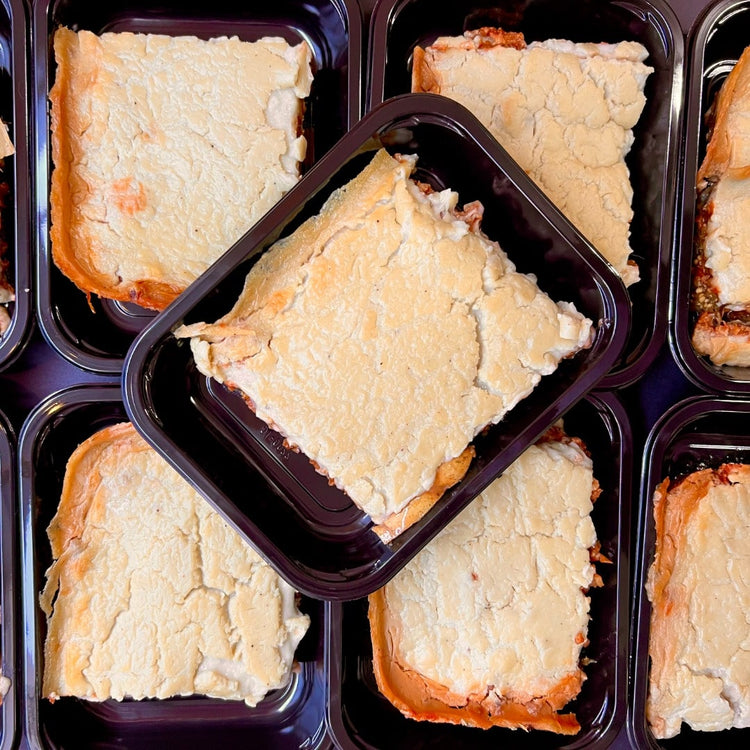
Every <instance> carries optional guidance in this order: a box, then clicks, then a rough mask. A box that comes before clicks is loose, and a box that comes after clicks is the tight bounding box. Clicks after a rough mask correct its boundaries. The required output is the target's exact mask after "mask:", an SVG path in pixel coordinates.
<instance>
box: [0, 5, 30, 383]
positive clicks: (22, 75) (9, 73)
mask: <svg viewBox="0 0 750 750" xmlns="http://www.w3.org/2000/svg"><path fill="white" fill-rule="evenodd" d="M28 30H29V23H28V9H27V7H26V4H25V3H24V2H23V0H3V1H2V3H0V118H2V121H3V122H4V123H5V124H6V125H7V126H8V133H9V135H10V139H11V141H12V142H13V146H14V148H15V154H13V155H12V156H8V157H6V158H5V159H4V160H3V161H4V166H3V170H2V172H0V183H5V184H7V186H8V193H7V195H6V196H5V197H4V198H3V199H2V202H1V203H0V209H1V211H0V226H1V227H2V231H1V232H0V241H2V242H5V243H6V245H7V247H6V249H5V252H4V254H3V257H4V259H5V260H6V261H7V262H8V268H7V271H6V276H7V279H8V281H9V282H10V283H11V284H12V286H13V290H14V292H15V301H14V302H10V303H9V304H8V305H7V311H8V314H9V316H10V326H9V327H8V329H7V330H6V331H5V333H4V334H3V335H2V336H0V370H2V369H4V368H6V367H8V366H9V365H10V364H11V363H12V362H13V360H14V359H15V358H16V357H17V356H18V355H19V354H20V352H21V351H22V350H23V347H24V346H25V344H26V342H27V339H28V334H29V331H30V325H31V318H32V309H31V308H32V304H31V300H32V293H31V275H32V271H31V205H30V204H31V176H30V175H31V169H30V162H29V118H28V114H27V106H28V96H27V79H28V63H27V53H28Z"/></svg>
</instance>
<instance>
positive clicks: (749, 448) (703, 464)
mask: <svg viewBox="0 0 750 750" xmlns="http://www.w3.org/2000/svg"><path fill="white" fill-rule="evenodd" d="M728 462H729V463H731V462H737V463H748V462H750V402H749V401H746V400H740V399H735V400H731V399H727V398H719V397H716V396H696V397H693V398H689V399H686V400H685V401H682V402H680V403H678V404H676V405H675V406H673V407H672V408H671V409H670V410H669V411H667V412H666V414H664V416H663V417H662V419H661V420H659V421H658V422H657V423H656V425H655V426H654V427H653V429H652V430H651V433H650V435H649V437H648V441H647V443H646V450H645V458H644V465H643V479H642V485H641V500H640V518H639V525H638V539H637V547H636V555H635V565H636V572H635V581H634V584H635V586H634V592H635V595H634V610H633V623H632V634H633V646H632V649H631V651H632V660H633V665H632V673H633V678H632V679H633V696H632V706H631V713H630V716H629V719H628V733H629V735H630V738H631V741H632V743H634V747H637V748H644V749H645V748H660V747H663V748H670V750H671V749H674V750H693V748H705V747H709V746H712V745H713V746H716V747H721V748H722V750H735V749H739V748H746V747H748V744H749V743H750V729H728V730H725V731H722V732H695V731H693V730H692V729H690V728H689V727H688V726H687V725H686V724H683V725H682V726H683V729H682V731H681V732H680V733H679V734H678V735H677V736H676V737H673V738H670V739H668V740H657V739H656V738H655V737H654V736H653V734H652V733H651V730H650V728H649V727H648V723H647V721H646V698H647V695H648V674H649V656H648V643H649V633H650V625H651V604H650V602H649V600H648V597H647V595H646V592H645V588H644V586H645V583H646V577H647V575H648V569H649V568H650V566H651V563H652V562H653V558H654V545H655V531H654V506H653V497H654V490H655V489H656V486H657V485H658V484H659V483H660V482H661V481H662V480H663V479H666V478H667V477H669V478H670V479H672V480H675V481H676V480H678V479H680V478H681V477H684V476H686V475H687V474H690V473H691V472H693V471H698V470H700V469H705V468H717V467H718V466H720V465H721V464H723V463H728Z"/></svg>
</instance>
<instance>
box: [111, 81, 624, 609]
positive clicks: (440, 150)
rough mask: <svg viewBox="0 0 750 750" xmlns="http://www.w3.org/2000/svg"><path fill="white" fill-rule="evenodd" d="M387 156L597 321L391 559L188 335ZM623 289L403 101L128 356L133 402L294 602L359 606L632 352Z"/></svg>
mask: <svg viewBox="0 0 750 750" xmlns="http://www.w3.org/2000/svg"><path fill="white" fill-rule="evenodd" d="M381 146H384V147H386V148H388V149H389V150H391V151H392V152H393V151H398V152H401V153H417V154H418V155H419V163H418V166H417V171H416V173H415V176H416V178H417V179H419V180H421V181H425V182H428V183H430V184H431V185H432V186H433V187H435V188H443V187H448V186H449V187H451V188H453V189H454V190H456V191H457V192H458V194H459V196H460V198H459V200H460V202H461V203H468V202H469V201H472V200H475V199H478V200H480V201H481V202H482V203H483V204H484V207H485V213H484V217H485V218H484V231H485V232H486V234H487V235H488V236H489V237H491V238H492V239H495V240H497V241H499V243H500V245H501V247H503V248H504V250H505V251H506V252H507V253H508V255H509V256H510V258H511V260H513V261H514V262H516V263H517V266H518V268H519V270H520V271H523V272H532V273H535V274H536V276H537V278H538V282H539V285H540V286H541V287H542V289H544V290H545V291H546V292H547V293H549V294H550V296H552V298H553V299H560V300H568V301H571V302H573V303H574V304H575V305H576V307H577V308H578V309H579V310H581V311H582V312H584V313H585V314H586V315H588V317H590V318H591V319H592V320H594V321H599V322H600V325H599V327H598V333H597V336H596V340H595V342H594V345H593V346H592V348H591V349H589V350H586V351H583V352H580V353H579V354H578V355H576V356H575V357H573V358H570V359H568V360H565V361H564V362H562V363H561V366H560V367H559V368H558V369H557V371H556V372H555V373H553V374H552V375H549V376H547V377H545V378H542V382H541V383H540V385H539V386H538V387H537V388H536V390H535V391H534V392H533V393H532V394H531V395H530V396H529V397H528V398H526V399H525V400H524V401H522V402H521V403H520V404H519V405H518V406H517V407H516V408H515V409H513V410H511V412H510V413H509V414H508V415H506V417H505V418H504V420H503V421H502V422H501V423H500V424H499V425H496V426H495V427H494V428H492V429H490V430H489V431H488V432H487V433H486V434H483V435H481V436H480V437H478V438H477V439H476V440H475V441H474V445H475V448H476V452H477V457H476V459H475V460H474V461H473V462H472V464H471V466H470V467H469V470H468V472H467V474H466V476H465V478H464V479H463V480H462V481H461V482H459V483H458V484H457V485H455V486H454V487H453V488H451V489H450V490H448V491H447V492H446V493H445V495H444V496H443V497H442V498H441V500H440V501H439V502H438V503H437V504H436V505H435V506H434V507H433V508H432V510H431V511H430V512H429V513H428V514H427V515H426V516H425V517H424V518H423V519H421V521H419V522H418V523H416V524H414V525H413V526H411V527H410V528H409V529H407V530H406V531H405V532H404V533H402V534H401V535H400V536H399V537H397V539H396V540H395V541H394V542H393V543H392V544H391V545H386V544H383V543H382V542H381V541H380V539H379V538H378V537H377V535H376V534H375V533H373V532H372V531H371V530H370V526H371V521H370V518H369V516H367V515H365V514H364V513H362V512H361V511H360V510H358V509H357V508H356V507H355V506H354V505H353V503H352V502H351V501H350V500H349V498H348V497H347V496H346V495H345V494H344V493H343V492H341V491H340V490H338V489H336V488H335V487H332V486H330V485H329V483H328V481H327V479H326V478H325V477H324V476H322V475H320V474H318V473H317V472H316V471H315V470H314V468H313V466H312V465H311V464H310V462H309V461H308V460H307V458H306V457H305V456H304V455H302V454H296V453H293V452H291V451H288V450H286V449H285V448H284V446H283V441H282V439H281V437H280V436H279V435H278V433H276V432H274V431H272V430H269V429H268V428H267V427H266V425H265V424H264V423H262V422H260V421H259V420H257V419H256V418H255V417H254V416H253V414H252V412H251V411H250V410H249V409H248V408H247V406H246V405H245V403H244V401H243V399H242V398H241V397H240V396H239V395H238V393H236V392H235V393H231V392H229V391H228V390H227V389H226V388H224V387H223V386H219V385H217V384H216V382H215V381H212V380H208V379H207V378H205V377H204V376H202V375H201V374H200V373H199V372H198V371H197V369H196V368H195V364H194V361H193V357H192V354H191V352H190V347H189V344H188V342H187V341H185V340H182V341H180V340H178V339H176V338H175V337H174V336H173V335H172V331H174V329H175V328H176V327H177V326H178V325H180V324H182V323H186V324H189V323H193V322H197V321H201V320H205V321H211V320H216V319H217V318H218V317H219V316H220V315H223V314H224V313H226V312H227V311H228V310H229V309H230V307H231V306H232V305H233V303H234V301H235V300H236V299H237V297H238V295H239V292H240V290H241V288H242V285H243V283H244V280H245V276H246V275H247V272H248V270H249V268H250V266H251V265H252V264H253V263H254V262H255V260H256V259H257V258H258V256H259V255H260V254H261V253H262V252H263V251H264V250H265V249H267V248H268V247H269V246H270V245H271V244H272V243H273V242H274V241H275V240H276V239H277V238H279V237H280V236H284V235H286V234H288V233H289V232H290V231H292V230H293V229H294V228H295V227H296V226H298V225H299V224H300V223H301V222H302V221H303V220H304V219H306V218H307V217H309V216H311V215H314V214H316V213H317V212H318V210H319V209H320V207H321V205H322V203H323V201H324V199H325V198H327V197H328V195H330V194H331V192H332V191H333V190H334V189H335V188H337V187H339V186H341V185H343V184H345V183H346V182H348V181H349V179H351V178H352V177H353V176H354V175H356V174H358V173H359V172H360V171H361V169H362V168H363V167H364V166H365V164H367V163H368V162H369V160H370V159H371V158H372V155H373V154H374V152H375V150H376V149H377V148H379V147H381ZM628 323H629V305H628V300H627V294H626V292H625V289H624V287H623V285H622V283H621V281H620V280H619V278H618V277H616V276H615V275H614V273H613V272H612V270H611V268H610V266H608V265H607V264H606V263H604V261H602V259H601V257H600V256H599V255H598V254H597V253H594V252H593V251H592V250H591V248H590V246H588V245H587V243H586V242H585V241H584V240H583V239H582V238H581V237H580V235H578V234H577V233H576V232H575V231H574V230H573V229H572V227H571V226H570V224H569V223H568V222H567V221H565V220H564V219H563V218H562V216H561V215H560V214H559V212H557V211H556V209H554V207H552V206H551V205H550V204H549V203H548V202H546V199H545V198H544V196H543V195H542V194H541V193H540V192H539V191H538V190H537V189H536V187H535V186H534V185H533V184H532V183H531V182H530V181H529V179H528V177H527V176H526V175H525V174H524V173H523V172H522V171H521V170H520V169H519V168H518V167H517V165H516V164H515V163H514V162H513V161H512V160H511V159H510V158H509V157H508V155H507V154H506V153H505V152H504V151H503V150H502V149H501V148H500V147H499V145H498V144H497V143H496V142H495V141H494V139H492V138H491V137H490V136H489V135H488V134H487V133H486V131H485V130H484V129H482V128H481V127H480V126H479V124H478V123H477V121H476V120H475V119H474V118H473V117H472V116H471V115H469V113H468V112H467V111H466V110H465V109H463V108H462V107H460V105H458V104H456V103H455V102H451V101H449V100H447V99H445V98H443V97H437V96H429V95H407V96H405V97H400V98H397V99H394V100H391V101H389V102H387V103H385V104H384V105H382V106H381V107H379V108H378V109H377V110H375V111H373V112H371V113H370V114H369V115H368V116H367V117H366V118H363V119H362V120H361V121H360V122H359V123H357V125H356V126H355V127H354V128H352V130H351V131H350V132H349V133H348V134H347V135H346V136H345V137H344V138H343V139H342V140H341V141H340V142H339V143H338V144H337V145H336V146H334V148H333V149H331V151H330V152H329V153H328V154H327V155H326V156H325V157H324V158H323V159H322V160H321V161H320V162H318V164H317V165H316V166H315V167H314V168H313V169H312V170H310V172H309V173H308V175H307V176H306V177H305V178H304V179H303V180H302V181H301V182H300V184H299V185H297V186H296V187H295V188H294V189H293V190H292V191H290V192H289V193H288V194H287V196H285V197H284V198H283V199H282V200H281V201H280V202H279V204H277V206H276V207H275V208H274V209H272V211H271V212H269V214H268V215H267V216H266V217H265V218H264V219H262V220H261V221H260V222H259V223H258V224H256V226H255V227H254V228H253V229H252V230H251V231H250V232H249V233H248V234H247V235H246V236H245V237H244V238H243V239H242V240H240V242H239V243H238V244H237V245H235V247H234V248H232V250H230V251H229V252H228V253H227V254H226V255H225V256H224V257H223V258H222V259H221V260H220V261H219V262H218V263H216V264H215V265H214V266H213V267H212V268H211V269H210V270H209V271H208V272H207V273H206V274H204V275H203V276H202V277H201V278H200V279H199V280H198V281H197V282H196V283H195V284H194V285H193V286H192V287H191V289H190V290H189V291H188V292H186V293H185V294H184V295H183V296H182V298H181V299H179V300H177V302H175V303H174V304H173V305H172V306H171V307H170V308H169V309H168V310H167V311H165V312H164V313H163V314H162V315H160V316H159V318H158V319H156V320H155V321H154V322H153V323H152V325H151V326H149V328H148V329H147V330H146V331H144V333H143V334H141V336H139V338H138V339H137V341H136V342H135V344H134V345H133V347H132V348H131V350H130V353H129V355H128V359H127V361H126V365H125V371H124V374H123V383H124V392H125V403H126V406H127V409H128V413H129V414H130V416H131V419H132V421H133V422H134V423H135V425H136V427H137V428H138V429H139V430H140V431H141V432H142V433H143V434H144V435H145V437H146V438H147V439H148V440H149V441H150V442H151V443H152V444H153V445H154V446H155V447H156V448H157V449H158V450H160V451H161V452H162V454H163V455H164V456H165V457H166V458H167V459H168V460H170V461H171V462H172V463H173V465H174V466H175V467H176V468H177V469H178V470H179V471H181V472H182V473H183V474H184V475H185V476H186V477H188V478H189V479H190V480H191V481H192V482H193V483H194V484H195V485H196V486H197V487H198V488H199V489H200V490H201V491H202V492H203V493H204V495H205V496H206V497H207V498H208V499H209V500H210V501H211V502H212V503H214V505H215V506H216V507H217V508H218V509H219V511H221V512H222V513H223V514H224V515H225V516H226V517H227V518H228V519H229V520H230V522H231V523H233V524H234V525H235V526H236V527H237V528H238V529H239V531H240V532H241V533H242V534H244V535H245V537H246V538H247V539H248V541H249V542H250V543H252V544H253V545H254V546H255V547H256V548H257V549H258V551H259V552H260V553H261V554H262V555H263V556H265V557H266V559H268V560H269V561H270V562H271V563H272V564H273V565H274V566H275V567H276V568H277V569H278V570H279V572H280V573H281V574H282V575H283V576H284V577H286V578H287V580H288V581H289V582H290V583H292V585H294V586H295V587H296V588H298V589H299V590H301V591H304V592H305V593H307V594H309V595H311V596H317V597H320V598H332V599H354V598H358V597H361V596H365V595H366V594H368V593H371V592H372V591H374V590H375V589H376V588H378V587H379V586H381V585H382V584H383V583H385V582H386V580H387V579H388V578H390V576H391V575H393V574H394V573H395V572H396V571H397V570H398V568H399V567H401V566H402V565H403V564H404V563H405V562H406V561H407V559H409V557H411V556H412V555H413V554H415V553H416V552H417V550H418V549H420V548H421V547H422V546H423V545H424V544H425V543H426V542H427V541H428V540H429V538H431V537H432V536H434V534H435V533H437V531H438V530H439V529H440V528H442V527H443V526H444V525H445V524H446V523H447V522H448V521H449V520H450V518H452V517H453V516H454V515H455V514H456V513H457V512H458V511H459V510H460V509H461V508H462V507H463V506H464V505H465V504H466V503H468V502H469V501H470V500H471V499H472V498H473V497H474V496H475V495H476V494H477V493H478V492H480V491H481V489H482V488H483V487H485V486H486V485H487V484H489V482H490V481H491V480H492V478H494V477H495V476H496V475H497V474H498V473H500V472H501V471H502V470H503V469H504V468H505V467H506V466H507V465H508V464H510V463H511V461H513V459H514V458H515V457H516V456H517V455H518V454H519V453H520V452H521V451H522V450H523V449H524V448H525V447H526V446H527V445H529V443H531V442H533V441H534V440H535V439H536V437H537V436H538V435H539V434H541V433H542V432H543V431H544V430H545V429H546V428H547V427H548V426H549V425H550V424H551V423H552V422H554V420H555V419H557V417H558V416H560V415H561V414H562V413H563V412H565V411H566V410H567V409H568V408H569V407H570V406H572V405H573V403H575V402H576V401H577V400H578V399H580V398H581V397H582V396H583V395H584V394H585V393H586V392H587V391H589V390H590V389H591V388H593V387H594V386H595V385H596V383H597V382H598V381H599V380H600V379H601V378H602V377H603V376H604V374H605V373H606V372H607V371H608V370H609V368H610V366H611V364H612V363H613V362H614V361H615V360H616V358H617V357H618V356H619V353H620V351H621V349H622V346H623V345H624V342H625V339H626V337H627V328H628Z"/></svg>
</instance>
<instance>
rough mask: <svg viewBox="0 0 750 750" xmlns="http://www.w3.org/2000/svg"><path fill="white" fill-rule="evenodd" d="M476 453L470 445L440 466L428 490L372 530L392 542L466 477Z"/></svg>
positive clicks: (383, 540)
mask: <svg viewBox="0 0 750 750" xmlns="http://www.w3.org/2000/svg"><path fill="white" fill-rule="evenodd" d="M475 454H476V451H475V450H474V446H472V445H470V446H468V447H467V448H466V449H465V450H464V451H463V453H461V454H460V455H458V456H456V457H455V458H453V459H451V460H450V461H446V462H445V463H444V464H441V465H440V466H438V470H437V473H436V474H435V481H434V482H433V485H432V487H430V489H429V490H427V492H424V493H422V494H421V495H418V496H417V497H415V498H414V499H413V500H411V501H409V504H408V505H407V506H406V507H405V508H404V509H403V510H401V511H399V512H398V513H391V515H390V516H388V517H387V518H386V519H385V521H383V523H380V524H375V526H373V528H372V530H373V531H374V532H375V533H376V534H377V535H378V536H379V537H380V541H381V542H383V543H385V544H388V543H390V542H392V541H393V540H394V539H395V538H396V537H397V536H398V535H399V534H401V533H402V532H404V531H406V529H408V528H409V527H410V526H412V525H413V524H415V523H416V522H417V521H419V520H420V519H421V518H422V517H423V516H424V515H425V514H426V513H427V511H429V510H430V508H432V506H433V505H435V503H436V502H437V501H438V500H440V498H441V497H442V496H443V494H444V493H445V491H446V490H447V489H448V488H450V487H452V486H453V485H454V484H458V482H460V481H461V480H462V479H463V478H464V475H465V474H466V472H467V471H468V470H469V465H470V464H471V462H472V459H473V458H474V456H475Z"/></svg>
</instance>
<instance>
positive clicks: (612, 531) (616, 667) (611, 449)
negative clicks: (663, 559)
mask: <svg viewBox="0 0 750 750" xmlns="http://www.w3.org/2000/svg"><path fill="white" fill-rule="evenodd" d="M564 422H565V429H566V432H567V433H568V434H569V435H571V436H577V437H580V438H582V439H583V440H584V441H585V443H586V445H587V446H588V448H589V450H590V451H591V454H592V459H593V462H594V476H595V477H596V478H597V479H598V480H599V483H600V485H601V487H602V494H601V496H600V497H599V498H598V499H597V501H596V503H595V504H594V513H593V519H594V523H595V526H596V529H597V534H598V538H599V539H600V541H601V543H602V551H603V552H604V554H605V555H606V556H607V557H608V558H609V559H610V560H611V561H612V563H613V564H612V565H606V564H600V565H597V570H598V572H599V573H600V574H601V576H602V578H603V581H604V586H603V587H602V588H594V589H591V591H590V592H589V593H590V597H591V621H590V623H589V639H590V644H589V645H588V646H587V647H586V648H585V649H584V652H583V655H584V657H589V658H591V659H592V663H591V664H589V665H588V666H587V667H585V671H586V674H587V679H586V681H585V682H584V683H583V688H582V692H581V694H580V695H579V696H578V697H577V698H576V700H575V701H574V702H571V703H570V704H569V708H567V707H566V711H568V710H572V711H574V712H575V714H576V716H577V717H578V721H579V723H580V724H581V731H580V732H579V733H578V734H577V735H575V736H565V735H556V734H553V733H550V732H543V731H531V732H524V731H522V730H517V731H513V730H509V729H501V728H492V729H489V730H482V729H475V728H473V727H464V726H453V725H448V724H437V723H431V722H426V721H423V722H417V721H414V720H412V719H407V718H406V717H404V716H403V715H402V714H401V713H400V712H399V711H398V709H396V708H395V707H394V706H393V705H391V703H390V702H389V701H388V700H387V699H386V698H385V697H383V696H382V695H381V694H380V693H379V691H378V688H377V685H376V683H375V677H374V674H373V670H372V644H371V640H370V628H369V623H368V620H367V608H368V604H367V600H366V599H360V600H357V601H354V602H346V603H344V604H340V603H332V604H330V605H328V606H327V608H326V614H327V622H326V630H327V656H326V665H327V676H328V683H329V690H330V696H329V726H330V731H331V733H332V734H333V736H334V739H335V741H336V743H337V745H338V746H339V747H340V748H343V750H354V749H355V748H358V749H360V750H375V749H376V748H384V747H388V748H393V750H400V748H409V750H412V749H413V750H417V748H428V747H429V748H433V749H434V750H437V749H438V748H446V750H447V749H450V750H463V749H464V748H465V749H466V750H468V749H469V748H471V749H472V750H474V749H480V748H494V747H511V746H512V747H513V748H518V749H519V750H523V749H525V748H529V749H534V750H537V749H538V748H573V747H575V748H604V747H607V746H608V745H609V744H610V743H611V742H612V741H613V739H614V737H615V736H616V735H617V733H618V731H619V730H620V728H621V727H623V726H624V722H625V716H626V712H627V661H628V617H629V592H630V583H629V581H630V567H629V553H630V506H631V478H632V476H633V443H632V434H631V430H630V424H629V421H628V418H627V414H626V412H625V409H624V407H623V406H622V404H621V403H620V402H619V401H618V400H617V398H616V397H615V396H613V395H611V394H609V393H604V392H601V393H595V394H593V395H591V396H589V397H588V398H586V399H584V400H583V401H581V402H579V403H578V404H577V405H576V406H575V407H574V408H573V409H571V410H570V411H569V412H568V414H567V415H566V416H565V418H564ZM502 564H503V561H502V560H498V561H497V565H498V566H502Z"/></svg>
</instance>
